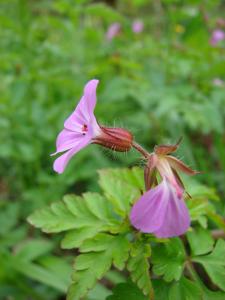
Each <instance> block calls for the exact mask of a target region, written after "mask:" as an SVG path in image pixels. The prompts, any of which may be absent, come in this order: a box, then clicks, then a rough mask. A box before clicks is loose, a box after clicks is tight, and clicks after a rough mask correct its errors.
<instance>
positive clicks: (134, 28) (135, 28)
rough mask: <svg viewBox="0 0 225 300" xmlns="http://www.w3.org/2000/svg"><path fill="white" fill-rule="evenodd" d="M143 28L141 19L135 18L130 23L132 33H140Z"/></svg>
mask: <svg viewBox="0 0 225 300" xmlns="http://www.w3.org/2000/svg"><path fill="white" fill-rule="evenodd" d="M143 29H144V23H143V22H142V21H141V20H135V21H134V22H133V23H132V31H133V32H134V33H141V32H142V31H143Z"/></svg>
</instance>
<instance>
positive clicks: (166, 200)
mask: <svg viewBox="0 0 225 300" xmlns="http://www.w3.org/2000/svg"><path fill="white" fill-rule="evenodd" d="M177 147H178V144H177V145H174V146H157V147H155V152H153V153H152V154H150V155H149V160H148V163H147V166H146V169H145V183H146V189H147V192H145V193H144V194H143V195H142V196H141V198H140V199H139V200H138V201H137V202H136V203H135V204H134V206H133V207H132V209H131V213H130V220H131V223H132V225H133V226H134V227H135V228H136V229H138V230H140V231H141V232H145V233H153V234H155V235H156V236H157V237H158V238H169V237H174V236H179V235H182V234H183V233H185V232H186V231H187V230H188V227H189V226H190V217H189V213H188V209H187V207H186V204H185V202H184V199H183V196H184V186H183V184H182V181H181V179H180V177H179V175H178V173H177V171H183V172H185V173H186V174H189V175H194V174H196V172H195V171H193V170H191V169H190V168H189V167H187V166H186V165H185V164H184V163H183V162H182V161H180V160H178V159H176V158H175V157H173V156H170V155H168V154H169V153H171V152H173V151H175V150H176V149H177ZM156 172H158V173H159V175H160V177H161V178H162V181H161V183H160V184H158V183H157V177H156ZM153 185H156V186H155V187H154V188H152V186H153Z"/></svg>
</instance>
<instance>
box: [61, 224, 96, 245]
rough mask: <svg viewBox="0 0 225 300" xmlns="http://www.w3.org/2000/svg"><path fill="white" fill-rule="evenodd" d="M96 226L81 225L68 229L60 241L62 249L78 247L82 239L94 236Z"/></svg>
mask: <svg viewBox="0 0 225 300" xmlns="http://www.w3.org/2000/svg"><path fill="white" fill-rule="evenodd" d="M98 230H99V228H98V227H83V228H78V229H74V230H71V231H69V232H68V233H66V235H65V237H64V238H63V240H62V241H61V247H62V248H63V249H73V248H79V247H80V246H81V245H82V243H83V241H84V240H86V239H89V238H91V237H94V236H95V235H96V234H97V233H98Z"/></svg>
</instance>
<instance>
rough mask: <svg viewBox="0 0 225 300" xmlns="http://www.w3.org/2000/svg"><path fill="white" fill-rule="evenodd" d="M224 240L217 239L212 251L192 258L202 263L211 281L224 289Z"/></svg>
mask: <svg viewBox="0 0 225 300" xmlns="http://www.w3.org/2000/svg"><path fill="white" fill-rule="evenodd" d="M224 257H225V241H224V240H221V239H220V240H218V241H217V243H216V245H215V248H214V249H213V251H212V253H210V254H208V255H205V256H197V257H194V258H193V261H194V262H198V263H200V264H202V266H203V267H204V269H205V270H206V272H207V273H208V275H209V277H210V278H211V280H212V282H213V283H215V284H216V285H218V286H219V287H220V288H221V289H222V290H223V291H225V260H224Z"/></svg>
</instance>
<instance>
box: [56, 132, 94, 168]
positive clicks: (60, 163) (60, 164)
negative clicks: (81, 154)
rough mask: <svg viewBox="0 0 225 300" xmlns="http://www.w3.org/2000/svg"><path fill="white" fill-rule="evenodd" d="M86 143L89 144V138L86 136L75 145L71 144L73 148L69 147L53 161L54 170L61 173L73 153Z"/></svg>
mask: <svg viewBox="0 0 225 300" xmlns="http://www.w3.org/2000/svg"><path fill="white" fill-rule="evenodd" d="M88 144H90V138H89V137H86V138H85V139H82V140H81V142H80V143H78V144H76V145H75V146H73V148H71V149H70V150H68V151H67V152H66V153H64V154H63V155H61V156H60V157H58V158H57V159H56V160H55V161H54V165H53V169H54V171H56V172H57V173H59V174H61V173H63V171H64V169H65V167H66V165H67V164H68V162H69V160H70V159H71V157H72V156H73V155H74V154H76V153H77V152H78V151H80V150H81V149H82V148H84V147H86V146H87V145H88Z"/></svg>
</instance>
